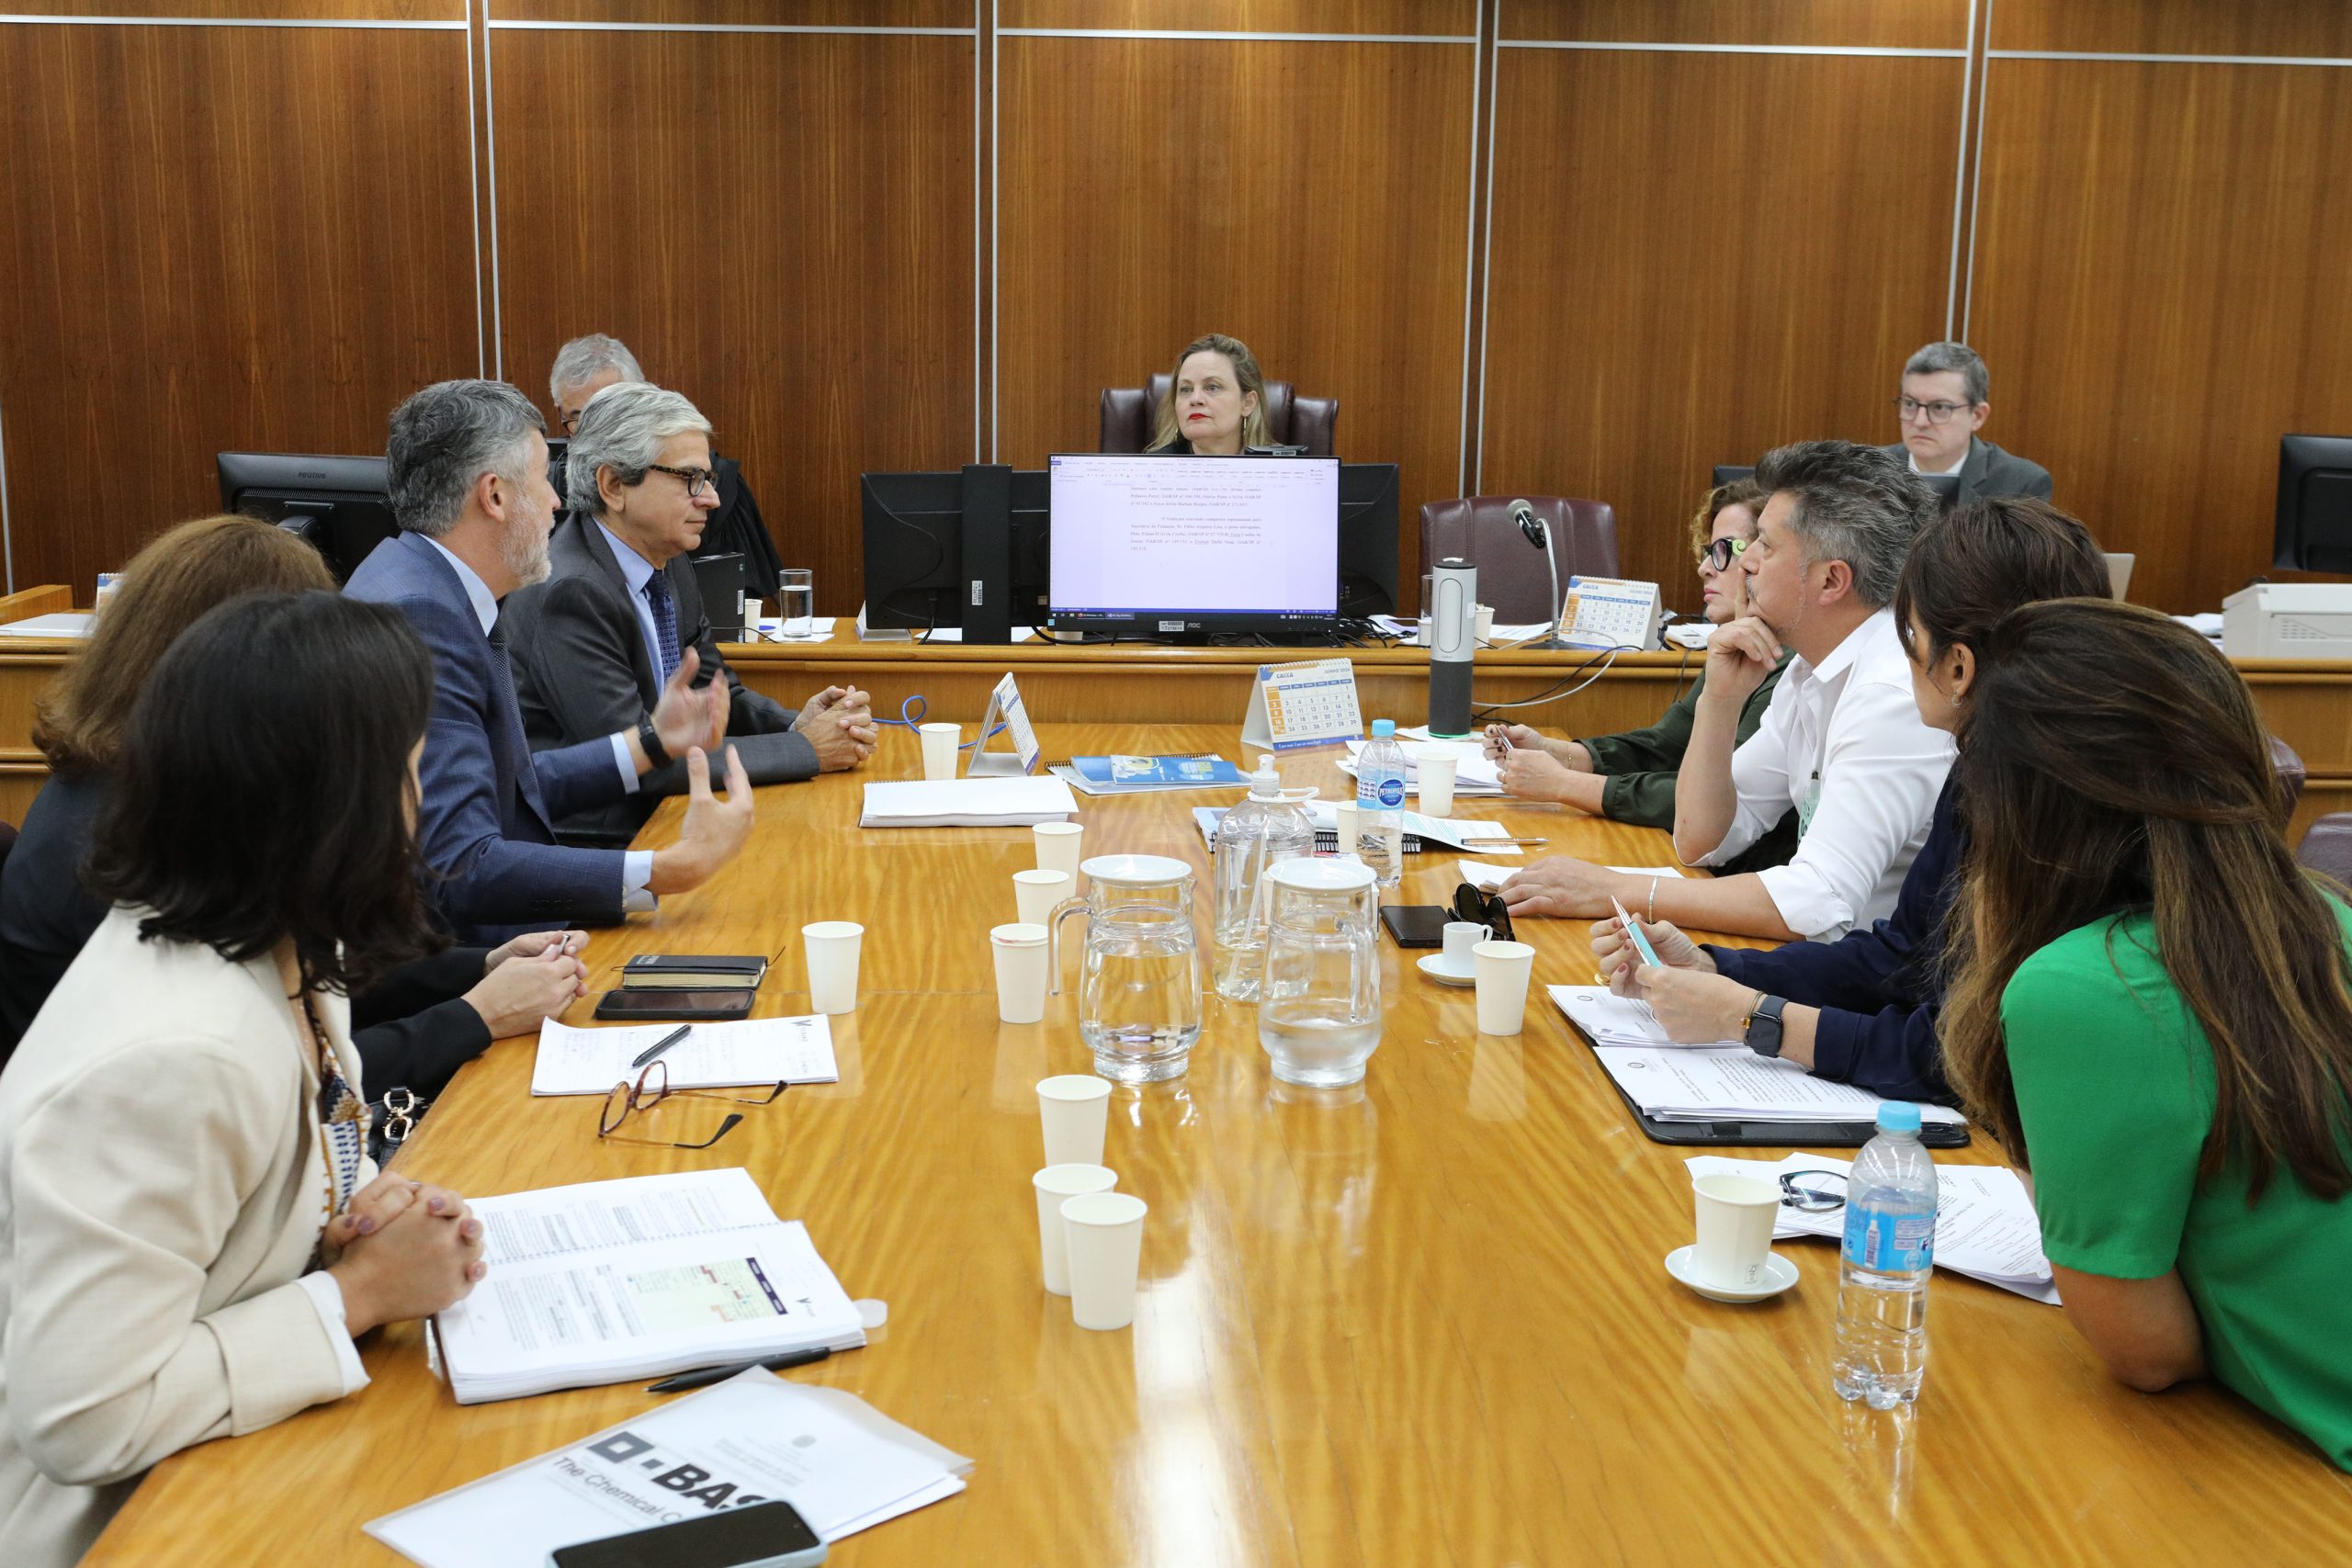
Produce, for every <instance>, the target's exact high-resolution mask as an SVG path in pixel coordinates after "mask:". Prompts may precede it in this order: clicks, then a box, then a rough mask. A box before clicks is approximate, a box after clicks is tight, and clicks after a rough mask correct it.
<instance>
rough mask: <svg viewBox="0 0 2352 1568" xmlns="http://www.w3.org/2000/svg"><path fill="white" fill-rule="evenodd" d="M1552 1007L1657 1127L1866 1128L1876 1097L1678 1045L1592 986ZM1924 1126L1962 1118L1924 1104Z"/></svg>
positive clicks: (1742, 1057)
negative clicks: (1745, 1124)
mask: <svg viewBox="0 0 2352 1568" xmlns="http://www.w3.org/2000/svg"><path fill="white" fill-rule="evenodd" d="M1550 990H1551V994H1552V1001H1553V1003H1554V1005H1555V1006H1556V1007H1558V1008H1559V1010H1561V1011H1562V1012H1564V1013H1566V1014H1567V1015H1568V1021H1570V1022H1572V1023H1574V1024H1575V1025H1576V1026H1577V1028H1578V1029H1580V1030H1582V1031H1583V1032H1585V1033H1586V1034H1587V1035H1589V1036H1590V1037H1591V1040H1592V1054H1593V1055H1595V1056H1597V1057H1599V1058H1600V1065H1601V1066H1602V1067H1603V1068H1605V1069H1606V1070H1607V1071H1608V1074H1609V1076H1610V1077H1612V1078H1614V1079H1615V1080H1616V1081H1617V1087H1618V1088H1619V1089H1623V1090H1624V1091H1625V1095H1626V1098H1628V1099H1629V1100H1632V1101H1633V1102H1634V1104H1635V1105H1636V1106H1638V1107H1640V1109H1641V1112H1642V1114H1643V1115H1645V1116H1647V1117H1649V1118H1650V1119H1651V1120H1653V1121H1657V1122H1715V1121H1723V1120H1727V1119H1736V1120H1738V1121H1742V1122H1869V1121H1871V1120H1873V1119H1874V1118H1875V1117H1876V1116H1877V1115H1878V1103H1879V1100H1878V1096H1876V1095H1874V1094H1871V1092H1870V1091H1868V1090H1867V1089H1857V1088H1855V1087H1854V1086H1853V1085H1852V1084H1848V1083H1832V1082H1830V1081H1829V1080H1828V1079H1826V1078H1817V1077H1814V1076H1813V1075H1812V1074H1811V1073H1808V1072H1806V1071H1805V1070H1804V1068H1803V1067H1801V1066H1797V1065H1796V1064H1795V1063H1794V1062H1785V1061H1781V1060H1780V1059H1778V1058H1776V1057H1770V1056H1759V1055H1757V1054H1756V1053H1755V1052H1753V1051H1751V1050H1749V1049H1748V1048H1747V1046H1746V1045H1744V1044H1741V1043H1739V1042H1737V1041H1736V1040H1723V1041H1717V1042H1714V1043H1711V1044H1705V1045H1678V1044H1676V1043H1674V1042H1673V1041H1671V1040H1668V1038H1667V1035H1666V1031H1665V1030H1664V1029H1662V1028H1660V1027H1659V1026H1658V1021H1657V1015H1656V1014H1655V1013H1653V1012H1651V1011H1650V1010H1649V1005H1648V1004H1647V1003H1645V1002H1639V1001H1635V1000H1634V999H1633V998H1628V997H1620V996H1613V995H1611V993H1610V992H1608V991H1607V990H1604V989H1602V988H1601V987H1598V986H1554V987H1550ZM1919 1119H1920V1121H1921V1122H1925V1123H1927V1124H1928V1125H1929V1126H1934V1125H1936V1124H1938V1123H1943V1124H1948V1125H1952V1124H1958V1123H1960V1122H1964V1121H1965V1120H1966V1118H1965V1117H1963V1116H1962V1115H1961V1113H1960V1112H1959V1111H1954V1110H1952V1109H1951V1108H1950V1107H1948V1106H1942V1105H1922V1106H1921V1107H1919Z"/></svg>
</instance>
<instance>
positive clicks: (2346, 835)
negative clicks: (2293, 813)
mask: <svg viewBox="0 0 2352 1568" xmlns="http://www.w3.org/2000/svg"><path fill="white" fill-rule="evenodd" d="M2295 859H2296V861H2297V862H2298V863H2301V864H2303V865H2307V866H2309V867H2311V868H2312V870H2313V871H2316V872H2318V873H2319V874H2321V875H2323V876H2332V877H2334V878H2335V880H2336V881H2338V882H2340V883H2343V884H2344V885H2345V886H2347V887H2352V811H2331V812H2329V813H2328V814H2327V815H2326V816H2324V817H2319V818H2313V819H2312V825H2311V826H2310V827H2308V828H2306V829H2303V841H2302V842H2301V843H2300V844H2297V845H2296V846H2295Z"/></svg>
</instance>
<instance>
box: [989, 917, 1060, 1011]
mask: <svg viewBox="0 0 2352 1568" xmlns="http://www.w3.org/2000/svg"><path fill="white" fill-rule="evenodd" d="M989 957H990V958H991V959H993V960H994V961H995V964H996V1016H997V1021H998V1022H1000V1023H1036V1022H1040V1021H1043V1020H1044V1018H1045V1016H1046V928H1045V927H1044V926H1042V925H1022V924H1018V923H1016V924H1013V925H1009V926H997V927H994V928H992V929H991V930H990V931H989Z"/></svg>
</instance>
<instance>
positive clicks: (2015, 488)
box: [1885, 343, 2050, 506]
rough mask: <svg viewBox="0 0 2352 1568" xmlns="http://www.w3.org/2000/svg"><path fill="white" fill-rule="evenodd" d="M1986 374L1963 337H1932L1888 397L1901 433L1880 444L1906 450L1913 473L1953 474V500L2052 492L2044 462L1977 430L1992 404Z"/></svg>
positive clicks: (2043, 496) (2040, 496)
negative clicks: (1896, 391) (1892, 441)
mask: <svg viewBox="0 0 2352 1568" xmlns="http://www.w3.org/2000/svg"><path fill="white" fill-rule="evenodd" d="M1991 389H1992V377H1991V375H1990V374H1989V373H1988V372H1987V371H1986V370H1985V361H1984V360H1983V359H1981V358H1979V357H1978V356H1977V354H1976V351H1975V350H1974V349H1973V348H1971V347H1969V346H1968V345H1967V344H1964V343H1931V344H1928V346H1927V347H1925V348H1923V349H1921V350H1920V351H1919V352H1918V353H1917V354H1915V355H1912V356H1911V357H1910V359H1909V360H1908V361H1907V362H1905V365H1904V367H1903V390H1902V392H1901V393H1900V394H1899V395H1898V396H1897V397H1896V398H1895V400H1894V412H1895V415H1896V417H1897V418H1898V419H1900V420H1901V421H1902V429H1903V439H1902V440H1900V441H1898V442H1896V443H1895V444H1894V445H1893V446H1888V447H1886V448H1885V451H1887V452H1888V453H1889V454H1891V455H1892V456H1894V457H1908V458H1909V459H1910V463H1911V471H1912V472H1913V473H1915V474H1957V475H1958V476H1959V477H1960V493H1959V494H1958V495H1957V496H1955V497H1954V498H1953V500H1952V504H1953V505H1955V506H1957V505H1961V504H1963V503H1964V502H1971V501H1976V500H1979V499H1981V498H1983V497H1985V496H2006V495H2025V496H2032V497H2033V498H2035V499H2036V500H2040V501H2048V500H2049V499H2050V470H2049V469H2047V468H2043V467H2041V464H2039V463H2030V462H2028V461H2026V460H2025V459H2024V458H2023V457H2018V456H2017V455H2016V454H2015V453H2013V452H2004V451H2002V450H2001V449H2000V448H1999V447H1998V446H1994V445H1993V444H1992V443H1991V442H1990V441H1985V440H1981V439H1979V438H1978V436H1977V434H1976V432H1977V431H1978V430H1979V429H1980V428H1982V427H1983V425H1984V423H1985V418H1986V416H1988V415H1989V414H1991V413H1992V412H1993V405H1992V404H1991V403H1990V402H1988V401H1986V398H1987V396H1988V395H1989V394H1990V392H1991Z"/></svg>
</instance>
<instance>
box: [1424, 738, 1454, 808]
mask: <svg viewBox="0 0 2352 1568" xmlns="http://www.w3.org/2000/svg"><path fill="white" fill-rule="evenodd" d="M1413 762H1414V769H1415V773H1416V775H1417V778H1418V782H1419V785H1420V792H1421V815H1422V816H1424V817H1451V816H1453V771H1454V769H1455V768H1456V767H1458V766H1460V759H1459V758H1457V757H1455V756H1454V754H1453V752H1451V751H1440V750H1437V749H1436V748H1435V747H1431V748H1430V750H1426V751H1419V752H1416V753H1415V754H1414V757H1413Z"/></svg>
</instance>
